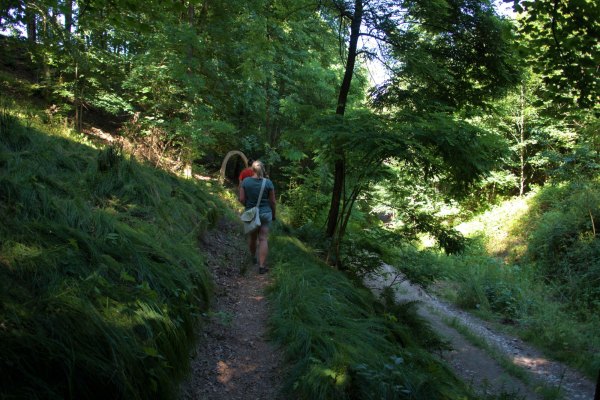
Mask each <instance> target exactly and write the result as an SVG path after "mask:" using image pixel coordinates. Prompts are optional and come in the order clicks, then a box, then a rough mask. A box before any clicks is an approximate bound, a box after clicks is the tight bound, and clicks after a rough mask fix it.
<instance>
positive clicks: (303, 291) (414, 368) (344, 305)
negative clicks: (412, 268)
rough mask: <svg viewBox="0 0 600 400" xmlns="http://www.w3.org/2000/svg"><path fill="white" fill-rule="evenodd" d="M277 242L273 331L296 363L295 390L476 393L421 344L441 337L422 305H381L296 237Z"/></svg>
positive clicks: (411, 395)
mask: <svg viewBox="0 0 600 400" xmlns="http://www.w3.org/2000/svg"><path fill="white" fill-rule="evenodd" d="M273 249H274V250H273V257H274V258H273V259H274V263H275V264H276V265H277V268H276V269H275V270H274V273H275V275H276V284H275V286H274V287H273V288H272V289H271V293H270V295H269V298H270V300H271V302H272V304H273V307H274V311H273V316H272V319H271V335H272V337H273V338H274V340H275V341H276V342H278V343H279V344H280V345H281V346H282V347H283V348H284V351H285V354H286V358H287V360H288V362H289V363H290V370H289V374H288V377H287V380H286V390H287V391H288V392H290V394H291V395H293V396H294V397H297V398H300V399H349V398H360V399H419V398H429V399H455V398H461V396H462V397H463V398H469V395H468V393H467V392H466V391H465V388H464V387H462V386H461V385H460V384H459V383H458V382H457V381H456V380H455V378H453V377H452V376H451V375H450V374H449V372H448V370H447V369H446V367H444V366H443V365H442V364H440V363H439V362H438V361H436V360H435V359H434V358H432V357H431V356H430V355H428V354H427V353H425V352H424V351H423V349H422V348H421V346H424V345H428V346H430V348H436V347H437V348H439V346H440V343H439V342H436V341H435V340H429V339H425V338H431V332H430V331H429V330H428V328H426V327H425V326H423V325H422V321H419V320H418V318H417V317H416V316H415V314H414V308H411V306H410V305H409V306H398V307H394V306H391V307H390V308H387V309H383V308H381V306H380V305H378V304H377V303H375V302H374V299H373V298H372V295H371V294H370V293H369V292H368V291H367V290H366V289H359V288H357V287H355V286H354V285H353V284H352V283H351V281H350V280H348V279H347V278H345V277H344V275H343V274H341V273H340V272H337V271H335V270H332V269H330V268H329V267H327V266H325V265H323V264H322V263H320V262H319V261H317V260H316V259H315V258H314V257H313V256H311V255H310V253H309V250H308V249H307V248H306V247H305V246H304V245H303V244H302V243H300V242H298V241H296V240H294V239H291V238H288V237H278V238H277V239H276V240H275V243H274V246H273ZM378 310H379V311H378ZM411 310H412V311H411ZM409 315H411V317H409ZM426 342H427V343H426Z"/></svg>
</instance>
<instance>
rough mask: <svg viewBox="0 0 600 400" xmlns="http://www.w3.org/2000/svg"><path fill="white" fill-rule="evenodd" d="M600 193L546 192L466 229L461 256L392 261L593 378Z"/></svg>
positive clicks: (592, 186)
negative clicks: (464, 249) (468, 241)
mask: <svg viewBox="0 0 600 400" xmlns="http://www.w3.org/2000/svg"><path fill="white" fill-rule="evenodd" d="M599 193H600V186H598V182H594V181H588V182H578V183H571V184H568V185H567V184H564V185H556V186H547V187H545V188H542V189H539V191H538V192H536V193H531V194H530V195H528V196H527V197H526V198H520V199H513V200H511V201H508V202H505V203H503V204H501V205H499V206H498V207H496V208H494V209H492V210H490V211H488V212H486V213H484V214H482V215H480V216H478V217H476V218H475V219H474V220H473V221H471V222H470V223H468V224H465V225H464V226H463V227H462V228H463V229H465V230H464V232H465V233H468V234H469V235H470V244H469V245H468V246H467V248H466V251H465V252H464V253H462V254H458V255H452V256H447V255H444V254H442V253H439V252H437V251H434V250H432V249H429V250H424V251H420V252H417V251H414V250H413V251H412V253H413V254H412V256H409V257H406V256H405V255H402V254H400V253H398V255H397V257H396V258H397V260H396V261H391V262H390V263H391V264H394V265H396V266H398V267H399V268H400V269H401V270H402V271H404V272H406V273H407V275H409V276H410V277H411V278H413V277H414V278H416V279H417V280H419V279H420V281H421V282H425V283H428V282H434V281H435V282H436V285H435V288H436V289H437V293H438V294H440V295H442V296H443V297H445V298H446V299H448V300H450V301H452V302H454V303H455V304H457V305H459V306H460V307H462V308H464V309H467V310H471V311H473V312H475V313H477V314H478V315H479V316H480V317H483V318H486V319H488V320H492V321H495V322H497V323H498V327H499V328H502V329H503V330H505V331H506V332H508V333H510V334H514V335H518V336H520V337H521V338H523V339H525V340H527V341H528V342H530V343H532V344H534V345H536V346H537V347H539V348H540V349H542V350H543V351H544V352H545V353H546V354H547V355H548V356H550V357H552V358H555V359H557V360H560V361H563V362H566V363H568V364H570V365H572V366H574V367H576V368H578V369H580V370H581V371H582V372H584V373H585V374H587V375H588V376H589V377H590V378H592V379H594V378H595V377H596V376H597V373H598V369H599V368H600V335H599V334H598V332H600V313H599V311H600V308H599V304H600V303H599V300H598V299H599V297H598V296H599V293H600V292H599V291H598V290H599V289H598V288H599V287H600V285H599V284H598V282H600V281H599V279H600V278H599V277H600V275H599V271H600V268H599V264H598V260H600V252H599V249H600V245H599V243H600V241H599V239H598V237H597V234H596V231H595V225H596V220H597V219H598V215H599V212H600V209H599V208H598V207H600V202H599V201H598V198H599V197H598V196H599ZM511 210H512V211H511ZM407 250H410V249H407ZM408 252H409V253H410V252H411V251H408Z"/></svg>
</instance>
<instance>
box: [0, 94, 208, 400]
mask: <svg viewBox="0 0 600 400" xmlns="http://www.w3.org/2000/svg"><path fill="white" fill-rule="evenodd" d="M25 110H29V113H28V114H29V115H26V114H25V112H24V111H25ZM40 114H41V113H40ZM41 115H42V116H43V115H44V114H41ZM215 202H216V200H215V199H214V198H213V197H212V196H211V195H209V194H208V190H207V188H206V187H204V186H202V185H201V184H199V183H196V182H192V181H187V180H183V179H181V178H178V177H176V176H174V175H171V174H168V173H165V172H162V171H160V170H156V169H154V168H151V167H149V166H146V165H143V164H140V163H138V162H137V161H136V160H134V159H132V158H131V157H130V156H128V155H127V154H123V153H121V152H120V151H119V149H118V148H114V147H104V146H95V145H93V144H92V143H90V142H89V141H87V140H86V139H85V138H84V137H83V136H81V135H73V134H70V133H69V132H68V131H66V130H63V128H62V126H61V125H57V124H55V123H53V122H52V121H51V120H46V122H45V123H43V122H42V119H41V118H40V117H39V116H38V112H37V110H36V109H33V108H25V109H24V108H19V107H18V106H16V105H15V104H6V103H4V104H3V107H2V109H1V110H0V221H2V223H1V224H0V343H1V346H0V370H1V371H2V374H0V388H2V389H1V397H2V398H28V399H35V398H39V399H42V398H43V399H49V398H56V399H59V398H77V399H85V398H127V399H136V398H169V397H170V396H172V394H173V388H174V385H175V383H176V379H175V378H177V377H181V376H183V375H184V374H185V372H186V368H187V365H188V363H189V350H190V346H191V344H192V343H193V341H194V329H195V328H196V326H197V325H198V323H199V322H200V318H199V316H200V314H201V313H202V312H203V311H204V310H206V309H207V307H208V304H209V301H210V298H211V290H212V283H211V278H210V276H209V274H208V272H207V270H206V268H205V266H204V263H203V259H202V256H201V254H200V252H199V249H198V247H197V240H198V237H199V235H201V234H202V232H203V231H204V230H205V229H207V228H208V227H209V226H210V225H211V224H212V223H213V222H214V221H215V220H216V218H217V215H218V214H217V208H216V203H215Z"/></svg>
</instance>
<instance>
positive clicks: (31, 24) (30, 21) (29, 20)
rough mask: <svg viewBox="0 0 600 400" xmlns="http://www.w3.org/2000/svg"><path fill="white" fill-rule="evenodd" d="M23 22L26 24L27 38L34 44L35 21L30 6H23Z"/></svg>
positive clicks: (35, 37)
mask: <svg viewBox="0 0 600 400" xmlns="http://www.w3.org/2000/svg"><path fill="white" fill-rule="evenodd" d="M25 23H26V24H27V40H28V41H29V43H31V44H34V43H35V42H36V41H37V21H36V16H35V12H34V11H33V10H32V9H31V6H25Z"/></svg>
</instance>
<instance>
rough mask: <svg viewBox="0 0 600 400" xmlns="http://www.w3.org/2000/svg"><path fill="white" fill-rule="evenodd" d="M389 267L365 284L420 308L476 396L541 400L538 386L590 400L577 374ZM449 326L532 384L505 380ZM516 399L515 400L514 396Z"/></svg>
mask: <svg viewBox="0 0 600 400" xmlns="http://www.w3.org/2000/svg"><path fill="white" fill-rule="evenodd" d="M403 279H404V278H403V277H402V276H401V275H399V274H398V273H397V272H396V271H395V270H394V268H393V267H391V266H389V265H383V266H382V269H381V270H380V271H378V273H377V274H372V275H370V276H367V277H366V279H365V284H366V285H367V286H368V287H370V288H371V289H372V290H374V291H375V292H378V291H380V290H381V289H383V288H384V287H386V286H390V285H391V284H394V289H395V293H396V299H397V300H398V301H407V300H418V301H420V302H421V303H422V306H421V308H420V313H421V314H422V315H423V316H424V317H425V318H427V320H429V321H430V322H431V325H432V327H433V328H434V329H435V330H437V331H438V333H439V334H440V335H441V336H442V337H444V338H446V339H447V340H448V341H450V343H451V346H452V348H453V350H452V351H449V352H445V353H444V354H443V355H442V357H443V358H444V359H445V360H446V361H447V362H448V363H449V364H450V365H451V366H452V368H453V370H454V372H455V373H456V374H457V375H458V376H459V377H460V378H461V379H463V380H464V381H465V382H467V383H470V384H471V385H472V386H473V387H474V388H475V390H476V391H478V392H480V393H501V392H503V391H504V392H508V393H518V394H519V395H520V396H521V397H524V398H525V399H541V398H542V396H541V395H540V394H539V392H538V391H537V390H536V389H537V388H540V387H542V386H545V387H550V388H560V391H559V393H560V394H561V395H562V398H563V399H567V400H592V399H593V397H594V383H592V382H591V381H590V380H588V379H587V378H585V377H584V376H583V375H582V374H580V373H578V372H577V371H575V370H573V369H571V368H569V367H567V366H565V365H564V364H561V363H559V362H556V361H552V360H549V359H547V358H546V357H545V356H544V355H542V353H541V352H540V351H538V350H536V349H534V348H533V347H531V346H529V345H527V344H525V343H523V342H522V341H521V340H520V339H517V338H513V337H509V336H507V335H504V334H500V333H497V332H494V331H493V330H492V329H491V328H490V325H489V324H487V323H486V322H484V321H481V320H479V319H477V318H475V317H473V316H471V315H470V314H468V313H466V312H464V311H460V310H457V309H456V308H454V307H452V306H451V305H449V304H447V303H445V302H443V301H440V300H439V299H437V298H435V297H434V296H431V295H429V294H427V293H426V292H425V291H423V290H422V289H421V288H419V287H418V286H415V285H412V284H411V283H410V282H408V281H406V280H403ZM447 321H454V322H455V323H458V324H459V325H460V326H462V327H463V328H466V329H467V330H468V331H469V332H471V333H472V334H474V335H476V336H477V337H478V338H480V339H482V340H484V341H485V342H486V343H487V345H488V346H489V347H490V348H492V349H493V351H495V352H498V353H500V354H502V355H504V356H505V357H506V358H507V359H509V360H511V362H512V363H513V364H515V365H517V366H520V367H523V368H525V369H526V370H527V371H528V372H529V375H530V376H531V379H529V383H528V384H526V383H524V382H522V381H520V380H519V379H517V378H515V377H513V376H511V375H508V374H507V373H506V372H505V370H504V369H503V368H502V367H501V365H500V364H499V363H498V362H497V361H496V360H494V359H493V358H492V357H491V356H490V355H489V354H488V353H487V352H486V351H484V350H482V349H480V348H479V347H477V346H474V345H473V344H472V343H471V342H469V341H468V340H467V339H466V338H465V337H464V336H463V335H462V334H460V333H459V332H458V331H457V330H456V329H454V328H452V327H451V326H449V325H448V324H447ZM515 397H516V396H515Z"/></svg>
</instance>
